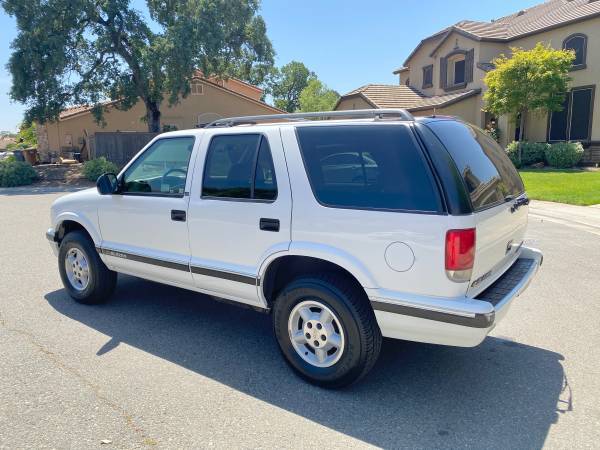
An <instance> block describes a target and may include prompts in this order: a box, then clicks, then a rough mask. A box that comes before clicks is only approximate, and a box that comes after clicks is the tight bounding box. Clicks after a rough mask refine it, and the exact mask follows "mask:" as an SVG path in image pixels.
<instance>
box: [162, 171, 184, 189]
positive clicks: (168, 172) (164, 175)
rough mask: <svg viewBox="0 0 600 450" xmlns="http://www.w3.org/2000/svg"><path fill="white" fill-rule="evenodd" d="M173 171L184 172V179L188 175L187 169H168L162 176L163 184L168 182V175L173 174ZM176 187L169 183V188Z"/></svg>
mask: <svg viewBox="0 0 600 450" xmlns="http://www.w3.org/2000/svg"><path fill="white" fill-rule="evenodd" d="M173 172H180V173H182V174H183V179H184V180H185V177H186V176H187V170H184V169H169V170H167V171H166V172H165V173H164V174H163V176H162V181H161V184H162V185H165V184H167V177H168V176H169V175H170V174H172V173H173ZM178 178H179V177H178ZM181 186H182V185H181ZM174 187H175V186H171V185H169V190H172V189H173V188H174Z"/></svg>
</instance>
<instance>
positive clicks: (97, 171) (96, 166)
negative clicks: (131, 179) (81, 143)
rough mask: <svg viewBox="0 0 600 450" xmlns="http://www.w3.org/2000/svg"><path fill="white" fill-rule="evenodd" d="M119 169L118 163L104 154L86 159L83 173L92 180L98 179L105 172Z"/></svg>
mask: <svg viewBox="0 0 600 450" xmlns="http://www.w3.org/2000/svg"><path fill="white" fill-rule="evenodd" d="M118 170H119V169H118V168H117V166H116V164H115V163H113V162H110V161H109V160H107V159H106V158H105V157H104V156H101V157H100V158H97V159H92V160H90V161H86V162H85V163H84V164H83V175H84V176H85V177H86V178H87V179H88V180H90V181H96V180H97V179H98V177H99V176H100V175H102V174H103V173H108V172H111V173H117V172H118Z"/></svg>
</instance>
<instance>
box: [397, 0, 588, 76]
mask: <svg viewBox="0 0 600 450" xmlns="http://www.w3.org/2000/svg"><path fill="white" fill-rule="evenodd" d="M599 16H600V1H599V0H549V1H547V2H545V3H541V4H539V5H535V6H532V7H531V8H527V9H523V10H521V11H517V12H515V13H513V14H510V15H508V16H505V17H501V18H500V19H497V20H493V21H491V22H478V21H473V20H462V21H460V22H458V23H456V24H454V25H452V26H450V27H448V28H445V29H444V30H442V31H439V32H437V33H435V34H433V35H431V36H429V37H427V38H425V39H423V40H422V41H421V42H420V43H419V45H417V47H416V48H415V49H414V50H413V51H412V52H411V54H410V55H409V56H408V58H407V59H406V61H405V62H404V65H405V66H406V65H408V62H409V61H410V59H411V58H412V57H413V56H414V55H415V53H416V52H417V51H418V49H419V48H421V47H422V45H423V44H424V43H426V42H429V41H431V40H437V39H440V36H441V41H440V42H438V44H437V47H439V46H440V45H442V44H443V41H445V40H446V39H447V38H448V37H449V36H450V34H452V32H457V33H460V34H462V35H463V36H466V37H470V38H472V39H474V40H477V41H497V42H510V41H511V40H515V39H519V38H521V37H524V36H528V35H531V34H536V33H541V32H543V31H546V30H550V29H553V28H557V27H560V26H564V25H567V24H569V23H573V22H578V21H581V20H588V19H591V18H594V17H599ZM435 50H437V48H436V49H434V52H435ZM434 52H432V54H433V53H434Z"/></svg>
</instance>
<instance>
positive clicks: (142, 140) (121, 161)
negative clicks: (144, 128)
mask: <svg viewBox="0 0 600 450" xmlns="http://www.w3.org/2000/svg"><path fill="white" fill-rule="evenodd" d="M156 135H158V133H144V132H137V131H117V132H105V131H101V132H97V133H95V134H93V135H92V136H90V137H89V138H88V142H89V146H90V159H95V158H100V157H101V156H104V157H105V158H106V159H108V160H109V161H112V162H114V163H115V164H117V165H118V166H124V165H125V164H127V163H128V162H129V160H130V159H131V158H132V157H133V156H134V155H135V154H136V153H137V152H139V151H140V150H141V149H142V147H144V146H145V145H146V144H147V143H148V142H150V141H151V140H152V139H153V138H154V137H155V136H156Z"/></svg>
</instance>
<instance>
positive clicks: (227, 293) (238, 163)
mask: <svg viewBox="0 0 600 450" xmlns="http://www.w3.org/2000/svg"><path fill="white" fill-rule="evenodd" d="M206 133H207V134H206V135H205V136H204V138H203V142H202V144H201V150H200V151H199V153H198V158H197V162H196V169H195V170H194V182H193V185H192V189H191V191H190V204H189V209H188V211H189V214H188V226H189V229H190V249H191V255H192V258H191V261H190V265H191V269H192V275H193V277H194V282H195V283H196V286H197V288H198V289H201V290H203V291H205V292H208V293H213V294H214V295H218V296H221V297H225V298H230V299H235V300H238V301H241V302H244V303H249V304H253V305H259V306H260V305H261V302H260V300H258V298H257V286H258V284H259V282H258V273H259V269H260V266H261V263H262V262H263V261H264V260H265V259H266V258H267V257H268V256H269V255H272V254H274V253H276V252H280V251H287V250H288V248H289V244H290V237H291V236H290V221H291V219H290V217H291V192H290V185H289V180H288V175H287V167H286V163H285V157H284V153H283V147H282V144H281V136H280V135H279V130H277V129H274V128H273V127H270V129H269V127H265V131H262V132H254V131H253V132H243V130H240V132H238V133H236V134H231V133H227V134H223V132H222V131H220V130H218V129H215V130H207V131H206Z"/></svg>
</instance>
